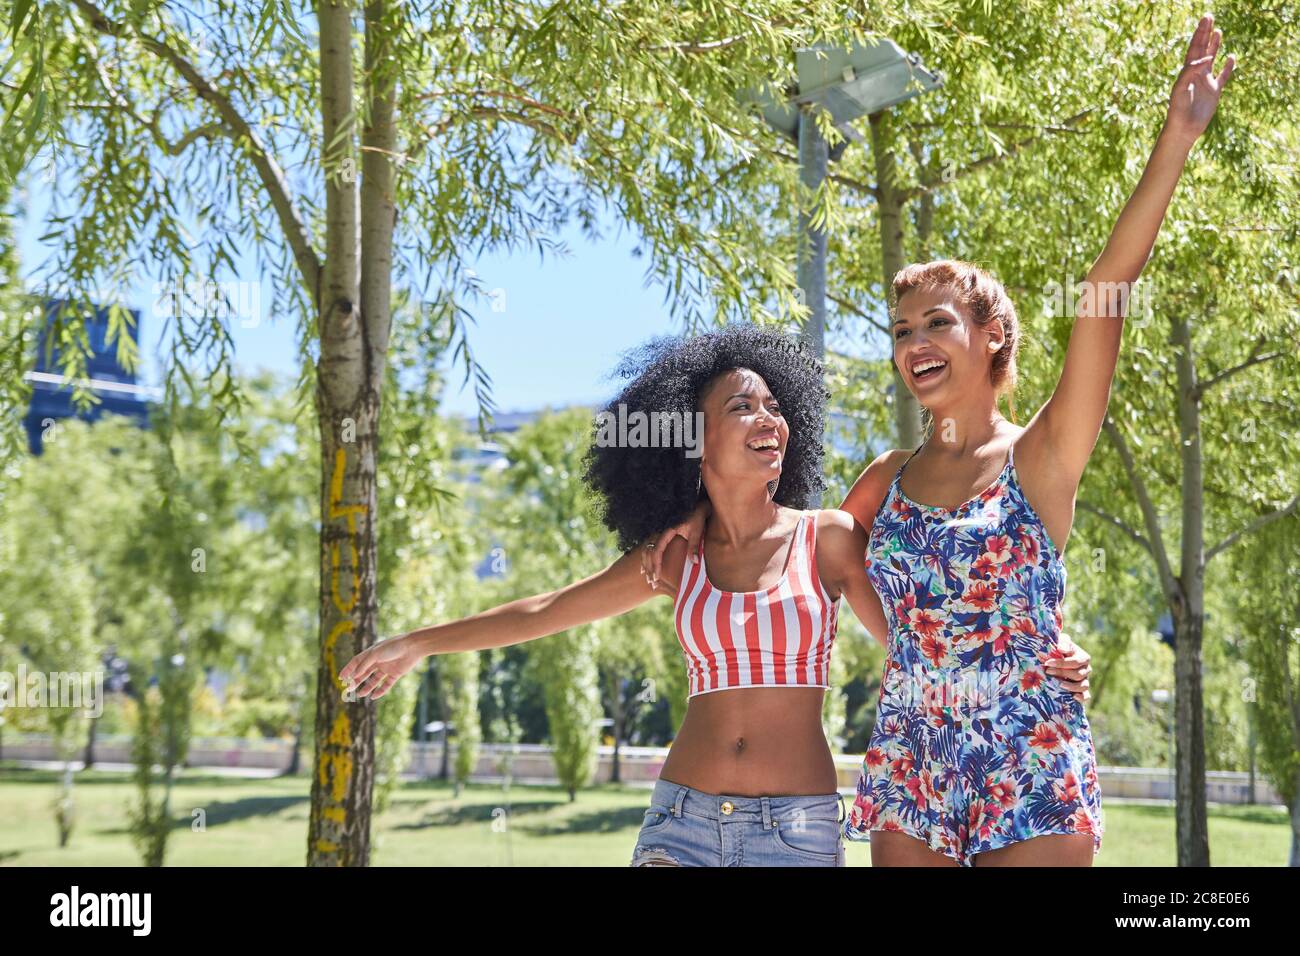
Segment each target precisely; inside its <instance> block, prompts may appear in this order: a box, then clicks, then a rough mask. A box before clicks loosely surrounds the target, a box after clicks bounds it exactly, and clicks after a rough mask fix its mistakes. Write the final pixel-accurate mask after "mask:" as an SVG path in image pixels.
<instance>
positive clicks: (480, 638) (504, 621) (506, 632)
mask: <svg viewBox="0 0 1300 956" xmlns="http://www.w3.org/2000/svg"><path fill="white" fill-rule="evenodd" d="M673 549H674V550H675V551H676V554H675V555H674V557H675V558H676V561H675V563H672V564H670V565H669V567H679V566H680V565H681V563H682V559H683V557H684V553H683V552H684V550H685V544H683V543H682V542H674V545H673ZM675 591H676V588H675V587H673V586H672V585H670V584H669V583H667V582H660V584H659V586H658V587H657V588H651V587H650V585H649V584H648V583H647V582H646V580H645V578H644V577H643V576H642V574H641V557H640V555H639V554H638V553H637V552H636V551H630V552H628V553H627V554H625V555H623V556H622V557H621V558H619V559H618V560H617V561H615V562H614V563H613V564H611V565H610V566H609V567H607V568H606V569H605V570H603V571H600V572H598V573H596V574H593V575H591V576H590V577H586V578H583V579H582V580H581V581H576V582H574V583H573V584H570V585H568V586H567V587H563V588H560V589H559V590H558V591H550V592H548V593H546V594H535V595H533V596H532V597H526V598H520V599H519V600H517V601H511V602H510V603H508V604H502V605H500V606H498V607H494V608H492V609H491V610H488V611H483V612H481V613H479V614H475V615H473V616H472V617H466V618H462V619H460V620H459V621H452V622H450V623H447V624H436V625H433V626H431V627H422V628H419V629H417V630H414V631H410V632H409V633H406V634H402V635H400V636H398V637H393V638H389V639H388V640H386V641H381V642H379V643H378V644H376V645H375V646H374V647H371V648H369V649H367V650H364V651H362V652H361V653H360V654H358V655H356V656H355V657H354V658H352V660H350V661H348V663H347V664H346V665H344V667H343V669H342V670H341V671H339V679H340V680H342V681H344V682H345V683H347V684H350V685H353V686H352V690H354V691H355V693H356V695H357V696H358V697H372V698H379V697H383V696H384V694H386V693H388V691H389V689H390V688H391V687H392V686H393V685H394V684H395V683H397V680H398V678H400V677H401V676H402V675H403V674H405V673H406V672H407V671H409V670H411V668H413V667H414V666H415V665H416V664H417V663H419V662H420V661H421V660H422V659H423V658H425V657H427V656H429V655H430V654H450V653H455V652H457V651H481V650H485V649H487V648H490V647H508V646H510V645H512V644H522V643H524V642H525V641H531V640H535V639H537V638H539V637H546V636H548V635H550V634H558V633H559V632H561V631H567V630H569V629H571V628H574V627H578V626H579V625H582V624H590V623H591V622H592V621H599V620H602V619H604V618H607V617H616V616H618V615H619V614H623V613H625V612H627V611H630V610H632V608H634V607H637V606H639V605H641V604H644V603H645V602H646V601H648V600H650V598H652V597H654V596H655V595H656V594H667V595H670V596H671V595H672V594H673V593H675Z"/></svg>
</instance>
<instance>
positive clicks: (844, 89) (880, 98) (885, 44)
mask: <svg viewBox="0 0 1300 956" xmlns="http://www.w3.org/2000/svg"><path fill="white" fill-rule="evenodd" d="M795 75H796V76H797V77H798V80H797V82H796V83H795V84H794V85H793V86H792V87H789V86H788V87H787V88H786V90H785V93H786V96H785V97H784V98H783V99H777V98H776V97H773V96H772V95H771V94H770V93H768V92H767V91H765V90H748V91H746V93H745V94H744V98H745V99H746V100H747V101H749V102H751V103H754V104H755V105H756V106H758V107H759V108H760V109H761V111H762V113H763V118H764V119H765V120H766V121H767V123H768V125H769V126H771V127H772V128H773V129H775V130H776V131H777V132H779V133H781V134H782V135H783V136H785V137H787V138H788V139H790V140H792V141H793V142H795V143H796V144H797V145H798V148H799V179H800V182H802V183H803V185H804V186H806V187H808V189H809V190H811V191H812V192H813V194H814V195H815V194H816V192H817V191H818V190H819V189H821V186H822V183H823V182H825V180H826V171H827V167H828V166H829V164H830V163H832V162H834V161H836V160H838V159H839V158H840V156H841V155H842V154H843V152H844V149H845V147H846V146H847V145H848V140H850V139H851V140H854V141H855V142H862V140H863V137H862V135H861V134H860V133H858V131H857V130H856V129H854V128H853V126H852V125H851V124H852V122H853V121H854V120H856V119H859V118H861V117H863V116H867V115H869V114H871V113H877V112H879V111H881V110H885V109H889V108H890V107H892V106H897V105H898V104H899V103H903V102H905V101H907V100H910V99H912V98H913V97H915V96H920V95H921V94H923V93H927V92H929V91H930V90H933V89H936V88H938V86H939V85H940V84H941V83H942V82H943V78H942V77H941V76H940V75H939V74H938V73H936V72H931V71H930V70H927V69H926V68H925V67H924V66H922V65H921V62H920V58H919V57H917V56H916V55H915V54H908V53H904V52H903V50H902V49H900V48H899V46H898V44H896V43H894V42H893V41H892V40H887V39H879V40H877V41H875V42H874V43H854V44H853V45H852V46H849V47H837V46H832V45H829V44H824V43H823V44H816V45H814V46H811V47H805V48H803V49H800V50H796V51H795ZM819 110H825V111H826V112H828V113H829V114H830V121H831V125H833V126H834V127H835V128H836V129H837V130H838V131H839V132H840V133H842V134H843V135H844V136H845V137H846V138H845V139H844V140H841V141H840V142H839V143H837V144H836V145H835V147H834V148H831V147H830V145H829V144H828V143H827V141H826V138H825V137H824V136H823V135H822V133H821V130H820V129H818V128H817V123H816V122H815V120H814V115H815V113H816V112H817V111H819ZM798 279H799V292H800V296H801V298H802V300H803V304H804V306H806V307H807V309H808V312H809V314H808V318H807V320H806V321H805V323H804V326H803V329H802V332H801V337H802V338H803V340H804V341H805V342H806V343H807V344H808V346H809V347H810V348H811V349H812V350H813V352H814V353H815V354H816V356H817V358H818V359H824V358H825V356H826V231H825V229H824V228H821V227H818V226H814V225H813V222H812V213H811V211H805V210H803V209H802V208H801V209H800V212H799V263H798Z"/></svg>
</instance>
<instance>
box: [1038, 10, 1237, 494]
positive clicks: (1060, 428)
mask: <svg viewBox="0 0 1300 956" xmlns="http://www.w3.org/2000/svg"><path fill="white" fill-rule="evenodd" d="M1221 38H1222V34H1221V33H1220V32H1219V31H1218V30H1216V29H1214V17H1212V16H1209V15H1206V16H1204V17H1202V18H1201V21H1200V23H1199V24H1198V25H1197V27H1196V32H1195V33H1194V34H1193V35H1192V39H1191V42H1190V44H1189V45H1188V47H1187V54H1186V56H1185V57H1184V58H1183V68H1182V71H1181V72H1180V73H1179V74H1178V79H1177V80H1176V81H1175V82H1174V89H1173V93H1172V95H1171V96H1170V98H1169V109H1168V112H1167V114H1166V117H1165V124H1164V127H1163V128H1162V129H1161V131H1160V135H1159V137H1158V138H1157V140H1156V145H1155V149H1154V150H1153V151H1152V153H1151V158H1150V159H1149V160H1147V165H1146V170H1145V171H1144V172H1143V173H1142V178H1141V180H1139V182H1138V184H1137V188H1136V189H1134V190H1133V195H1132V196H1130V197H1129V200H1128V203H1127V204H1126V205H1125V206H1124V210H1123V212H1121V213H1120V216H1119V219H1118V220H1117V221H1116V223H1115V228H1114V229H1113V230H1112V232H1111V235H1110V239H1109V241H1108V242H1107V243H1106V248H1105V249H1103V250H1102V253H1101V255H1100V256H1099V257H1098V258H1097V261H1096V262H1095V263H1094V264H1093V266H1092V268H1091V269H1090V270H1089V271H1088V276H1087V279H1086V280H1085V285H1084V291H1083V296H1082V297H1081V299H1080V302H1079V306H1078V309H1077V311H1076V315H1077V318H1076V321H1075V323H1074V328H1073V330H1072V331H1071V333H1070V344H1069V348H1068V349H1067V351H1066V355H1065V367H1064V369H1063V370H1062V373H1061V380H1060V382H1059V383H1058V385H1057V387H1056V391H1055V392H1054V393H1053V395H1052V397H1051V399H1050V400H1049V401H1048V402H1047V404H1046V405H1044V406H1043V408H1042V410H1041V411H1040V412H1039V414H1038V415H1036V416H1035V420H1034V421H1032V422H1030V424H1029V427H1028V429H1027V430H1026V435H1025V438H1027V439H1029V440H1030V442H1031V443H1039V442H1041V447H1042V448H1043V451H1044V452H1045V453H1046V457H1047V459H1048V460H1049V461H1050V465H1051V468H1050V470H1051V472H1052V473H1053V474H1054V475H1055V476H1057V481H1058V482H1059V484H1060V485H1068V486H1069V487H1071V488H1077V487H1078V483H1079V480H1080V479H1081V478H1082V476H1083V469H1084V466H1085V465H1087V463H1088V457H1089V455H1091V454H1092V450H1093V447H1094V446H1095V445H1096V444H1097V436H1098V435H1099V434H1100V433H1101V425H1102V421H1103V420H1104V419H1105V416H1106V405H1107V403H1108V402H1109V400H1110V387H1111V382H1112V380H1113V378H1114V375H1115V364H1116V361H1117V359H1118V356H1119V344H1120V336H1121V334H1122V332H1123V318H1124V314H1125V312H1126V310H1127V306H1128V299H1129V293H1130V292H1131V290H1132V287H1133V283H1135V282H1136V281H1137V279H1138V277H1139V276H1140V275H1141V274H1142V269H1143V268H1144V267H1145V266H1146V263H1147V259H1148V258H1149V257H1150V255H1151V249H1152V247H1153V246H1154V245H1155V241H1156V234H1157V233H1158V232H1159V231H1160V225H1161V223H1162V222H1163V221H1164V217H1165V211H1166V209H1168V207H1169V200H1170V198H1171V197H1172V196H1173V193H1174V187H1175V186H1176V185H1177V183H1178V179H1179V177H1180V176H1181V175H1182V172H1183V166H1184V164H1185V163H1186V161H1187V156H1188V153H1189V152H1190V151H1191V148H1192V144H1193V143H1195V142H1196V140H1197V138H1198V137H1199V136H1200V135H1201V134H1202V133H1203V132H1205V128H1206V126H1208V125H1209V122H1210V118H1211V117H1212V116H1214V111H1215V109H1216V108H1217V107H1218V105H1219V95H1220V93H1221V92H1222V91H1223V85H1224V84H1225V83H1226V82H1227V81H1228V77H1230V76H1231V75H1232V69H1233V66H1234V64H1235V59H1234V58H1233V57H1231V56H1229V57H1228V58H1227V60H1226V61H1225V63H1224V66H1223V70H1222V72H1220V73H1219V74H1218V75H1217V76H1216V75H1215V74H1214V58H1215V55H1216V54H1217V53H1218V51H1219V42H1220V40H1221ZM1033 431H1038V432H1040V433H1041V437H1031V436H1030V434H1029V433H1030V432H1033Z"/></svg>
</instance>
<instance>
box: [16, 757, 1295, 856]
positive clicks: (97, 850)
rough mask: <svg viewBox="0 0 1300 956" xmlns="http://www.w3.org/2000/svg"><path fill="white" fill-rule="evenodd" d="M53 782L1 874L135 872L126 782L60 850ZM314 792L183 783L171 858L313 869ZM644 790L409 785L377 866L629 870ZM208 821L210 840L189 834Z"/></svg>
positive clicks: (113, 777)
mask: <svg viewBox="0 0 1300 956" xmlns="http://www.w3.org/2000/svg"><path fill="white" fill-rule="evenodd" d="M58 792H59V774H58V773H56V772H53V771H42V770H22V769H16V768H14V767H13V766H12V765H10V766H7V767H3V768H0V864H3V865H9V866H137V865H139V857H138V855H137V854H136V852H135V849H134V847H133V845H132V843H131V839H130V836H129V834H128V833H127V832H126V829H125V824H126V819H127V808H128V807H129V806H130V804H131V802H132V800H133V799H134V788H133V786H132V784H131V782H130V780H129V779H128V778H127V776H126V775H125V774H120V773H103V772H99V771H91V772H89V773H81V774H78V775H77V778H76V786H75V789H74V794H75V799H76V805H77V825H76V830H75V831H74V833H73V837H72V844H71V846H69V847H67V848H66V849H62V850H61V849H59V847H58V836H57V831H56V830H55V825H54V817H53V812H52V808H51V803H52V801H53V800H54V799H55V798H56V797H57V794H58ZM309 794H310V783H309V781H308V779H307V778H306V777H305V776H298V777H291V778H276V779H266V780H248V779H242V778H232V777H220V776H214V775H211V774H205V773H204V772H203V771H202V770H188V771H185V772H184V773H183V774H182V775H181V776H180V778H179V780H178V782H177V784H176V786H175V788H174V790H173V794H172V811H173V815H174V816H175V817H176V818H177V820H178V821H179V822H178V824H177V827H176V829H175V831H174V832H173V834H172V837H171V839H170V841H169V843H168V848H167V862H168V864H170V865H176V866H232V865H249V864H254V865H258V866H301V865H302V864H303V861H304V859H305V857H306V843H307V817H308V813H309V811H310V801H309ZM649 796H650V792H649V790H645V789H634V788H629V787H612V786H601V787H595V788H592V789H589V790H584V791H582V792H581V793H579V795H578V799H577V800H576V801H575V802H573V803H570V802H569V800H568V797H567V795H566V794H565V793H564V792H563V791H562V790H560V789H558V788H555V787H519V786H516V787H512V788H511V791H510V794H509V807H510V812H509V826H508V827H506V828H504V829H503V828H502V827H500V826H499V825H497V826H494V823H493V821H494V814H495V813H496V812H497V810H498V808H504V807H505V805H506V795H505V793H504V792H503V790H502V788H501V787H499V786H489V785H474V786H471V787H469V788H468V789H467V790H466V791H465V792H464V793H463V794H462V795H461V797H460V798H459V799H457V798H454V797H453V796H452V791H451V788H450V787H449V786H446V785H443V784H441V783H418V784H414V783H413V784H406V785H404V786H402V787H401V788H399V789H398V790H397V792H396V793H395V794H394V796H393V800H392V804H391V806H390V807H389V808H388V810H387V811H386V812H385V813H384V814H383V815H381V816H380V817H379V818H378V819H377V821H376V823H375V828H374V836H375V852H374V854H373V860H372V862H373V863H374V864H375V865H378V866H446V865H474V866H506V865H508V864H510V863H513V864H514V865H519V866H627V864H628V859H629V857H630V855H631V853H632V846H633V844H634V843H635V842H636V834H637V829H638V828H639V827H640V825H641V816H642V813H643V812H644V810H645V807H646V801H647V800H648V799H649ZM195 809H202V810H203V811H204V813H205V814H206V829H205V830H195V829H193V828H192V827H191V824H190V821H191V820H192V819H194V818H195V814H194V813H193V812H192V811H194V810H195ZM1209 813H1210V857H1211V859H1212V860H1213V861H1214V863H1215V865H1216V866H1285V865H1286V863H1287V853H1288V851H1289V848H1290V839H1291V836H1290V829H1289V826H1288V824H1287V817H1286V814H1285V813H1284V812H1283V811H1281V810H1278V809H1273V808H1267V807H1241V806H1221V805H1211V807H1210V811H1209ZM1105 817H1106V836H1105V840H1104V842H1103V846H1102V850H1101V853H1100V854H1099V855H1098V857H1097V865H1099V866H1173V865H1174V861H1175V855H1174V816H1173V809H1172V807H1169V806H1147V805H1135V804H1120V803H1113V802H1112V803H1110V804H1107V805H1106V808H1105ZM846 852H847V859H848V864H849V865H850V866H868V865H870V862H871V858H870V849H869V847H868V846H867V845H865V844H860V843H849V844H848V845H847V851H846Z"/></svg>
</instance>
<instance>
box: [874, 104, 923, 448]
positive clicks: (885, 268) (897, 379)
mask: <svg viewBox="0 0 1300 956" xmlns="http://www.w3.org/2000/svg"><path fill="white" fill-rule="evenodd" d="M870 120H871V152H872V155H873V156H874V157H875V161H876V208H877V209H878V210H879V215H880V266H881V281H882V285H881V290H882V292H883V297H884V299H885V301H886V302H888V301H889V287H890V284H891V283H893V281H894V276H895V275H896V274H897V273H898V272H899V271H900V270H901V269H902V268H903V265H904V254H903V197H902V193H901V191H900V190H899V188H898V162H897V158H896V157H895V155H894V149H895V144H894V142H893V138H892V136H891V130H890V121H889V116H888V111H883V112H880V113H872V114H871V116H870ZM889 347H890V350H891V352H892V350H893V342H892V341H891V342H890V343H889ZM890 364H891V365H892V364H893V362H892V361H891V362H890ZM893 375H894V425H895V428H896V429H897V431H898V447H899V448H915V447H916V446H917V445H919V444H920V443H921V406H920V403H918V402H917V400H916V396H914V395H913V394H912V393H911V392H910V391H908V389H907V385H906V384H905V383H904V382H903V379H902V376H900V375H899V374H898V368H897V366H895V367H894V370H893Z"/></svg>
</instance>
